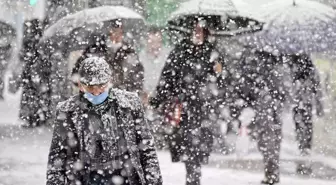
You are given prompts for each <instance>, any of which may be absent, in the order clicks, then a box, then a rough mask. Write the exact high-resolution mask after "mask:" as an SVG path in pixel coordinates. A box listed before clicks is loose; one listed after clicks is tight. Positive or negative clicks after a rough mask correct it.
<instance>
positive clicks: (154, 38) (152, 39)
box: [147, 33, 162, 53]
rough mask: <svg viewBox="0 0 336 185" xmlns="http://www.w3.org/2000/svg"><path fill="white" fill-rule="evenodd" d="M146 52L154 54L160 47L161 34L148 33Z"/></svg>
mask: <svg viewBox="0 0 336 185" xmlns="http://www.w3.org/2000/svg"><path fill="white" fill-rule="evenodd" d="M147 47H148V51H150V52H152V53H155V52H157V51H159V50H160V49H161V47H162V35H161V33H150V34H149V35H148V40H147Z"/></svg>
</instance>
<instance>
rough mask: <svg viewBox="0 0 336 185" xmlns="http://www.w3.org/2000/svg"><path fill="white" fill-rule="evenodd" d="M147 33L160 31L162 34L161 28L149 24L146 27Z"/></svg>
mask: <svg viewBox="0 0 336 185" xmlns="http://www.w3.org/2000/svg"><path fill="white" fill-rule="evenodd" d="M148 33H154V34H155V33H160V34H162V29H161V28H159V27H157V26H151V27H149V28H148Z"/></svg>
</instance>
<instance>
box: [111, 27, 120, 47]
mask: <svg viewBox="0 0 336 185" xmlns="http://www.w3.org/2000/svg"><path fill="white" fill-rule="evenodd" d="M110 40H111V41H112V42H113V43H115V44H117V43H121V42H122V40H123V29H122V28H121V27H119V28H113V29H111V31H110Z"/></svg>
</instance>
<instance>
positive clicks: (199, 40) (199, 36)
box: [192, 24, 204, 45]
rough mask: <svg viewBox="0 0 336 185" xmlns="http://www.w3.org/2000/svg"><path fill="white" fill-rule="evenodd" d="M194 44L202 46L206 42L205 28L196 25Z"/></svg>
mask: <svg viewBox="0 0 336 185" xmlns="http://www.w3.org/2000/svg"><path fill="white" fill-rule="evenodd" d="M192 42H193V43H194V44H196V45H201V44H203V42H204V28H203V27H202V26H200V25H199V24H197V25H196V27H195V29H194V31H193V34H192Z"/></svg>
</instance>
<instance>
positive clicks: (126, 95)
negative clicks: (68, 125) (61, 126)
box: [57, 88, 142, 112]
mask: <svg viewBox="0 0 336 185" xmlns="http://www.w3.org/2000/svg"><path fill="white" fill-rule="evenodd" d="M108 98H109V100H108V101H114V100H116V103H117V105H118V107H121V108H126V109H131V110H133V111H136V110H140V109H141V106H142V104H141V101H140V98H139V97H138V95H137V94H136V93H132V92H128V91H125V90H120V89H114V88H113V89H111V90H110V93H109V97H108ZM85 104H87V102H83V99H82V97H81V95H80V94H77V95H75V96H72V97H70V98H69V99H68V100H66V101H63V102H60V103H59V104H58V105H57V110H58V111H61V112H71V111H76V110H82V109H83V108H85V107H83V106H85Z"/></svg>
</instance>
